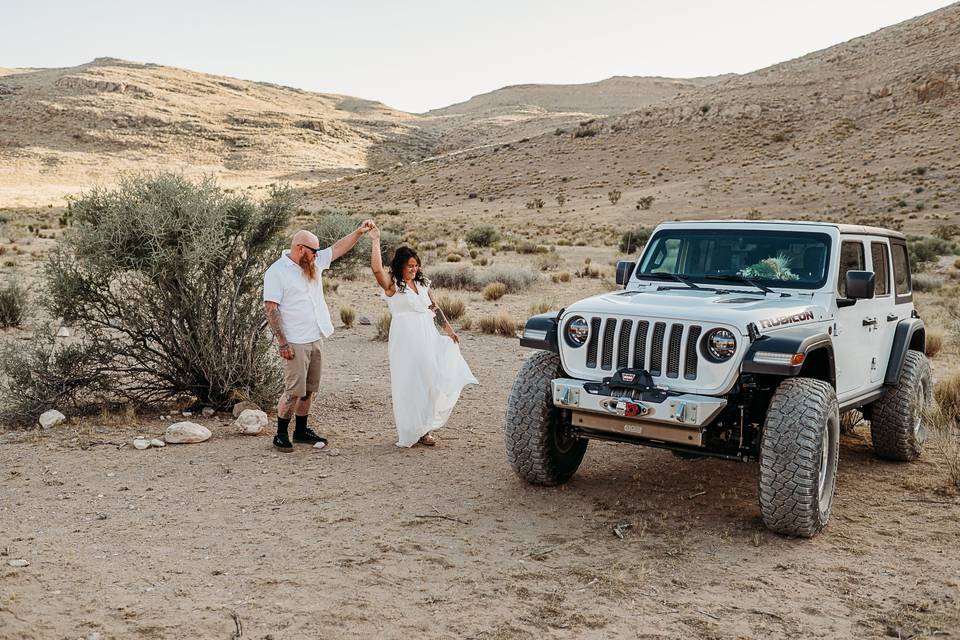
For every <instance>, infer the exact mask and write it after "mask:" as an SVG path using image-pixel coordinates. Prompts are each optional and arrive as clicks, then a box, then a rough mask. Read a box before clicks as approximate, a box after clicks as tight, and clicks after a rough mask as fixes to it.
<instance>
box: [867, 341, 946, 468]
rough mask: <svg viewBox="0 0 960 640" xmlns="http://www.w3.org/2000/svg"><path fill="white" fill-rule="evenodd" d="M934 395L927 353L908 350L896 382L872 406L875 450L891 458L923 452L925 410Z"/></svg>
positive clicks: (911, 457)
mask: <svg viewBox="0 0 960 640" xmlns="http://www.w3.org/2000/svg"><path fill="white" fill-rule="evenodd" d="M932 397H933V383H932V379H931V374H930V363H929V362H927V356H926V355H924V354H922V353H920V352H919V351H912V350H911V351H907V355H906V357H905V358H904V359H903V369H901V370H900V380H898V381H897V386H895V387H888V388H887V390H886V392H884V394H883V396H881V397H880V399H879V400H877V401H876V402H874V403H873V406H872V407H871V419H870V437H871V438H872V440H873V450H874V451H875V452H876V453H877V455H878V456H880V457H881V458H886V459H888V460H903V461H910V460H916V459H917V458H919V457H920V454H921V453H923V443H924V441H925V440H926V439H927V430H926V428H925V427H924V425H923V413H924V411H925V410H926V409H927V408H929V406H930V402H931V400H932Z"/></svg>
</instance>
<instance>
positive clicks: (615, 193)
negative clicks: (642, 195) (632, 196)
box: [607, 189, 623, 204]
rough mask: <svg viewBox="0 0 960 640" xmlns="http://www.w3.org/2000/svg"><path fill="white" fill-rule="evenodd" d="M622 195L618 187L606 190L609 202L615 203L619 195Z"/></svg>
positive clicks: (618, 200) (618, 199)
mask: <svg viewBox="0 0 960 640" xmlns="http://www.w3.org/2000/svg"><path fill="white" fill-rule="evenodd" d="M622 195H623V193H621V191H620V189H611V190H610V191H609V192H607V199H608V200H609V201H610V204H617V203H618V202H620V197H621V196H622Z"/></svg>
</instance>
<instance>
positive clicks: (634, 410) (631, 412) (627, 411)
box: [623, 402, 640, 418]
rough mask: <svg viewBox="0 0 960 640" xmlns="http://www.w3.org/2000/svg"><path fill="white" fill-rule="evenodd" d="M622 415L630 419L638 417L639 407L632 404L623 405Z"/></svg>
mask: <svg viewBox="0 0 960 640" xmlns="http://www.w3.org/2000/svg"><path fill="white" fill-rule="evenodd" d="M623 415H624V416H626V417H628V418H632V417H634V416H638V415H640V405H638V404H634V403H632V402H626V403H624V406H623Z"/></svg>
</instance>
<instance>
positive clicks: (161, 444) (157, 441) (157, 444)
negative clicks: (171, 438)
mask: <svg viewBox="0 0 960 640" xmlns="http://www.w3.org/2000/svg"><path fill="white" fill-rule="evenodd" d="M150 446H151V447H157V448H160V447H165V446H167V443H166V442H164V441H163V440H160V439H159V438H154V439H153V440H151V441H150Z"/></svg>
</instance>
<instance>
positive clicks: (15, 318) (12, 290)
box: [0, 279, 28, 329]
mask: <svg viewBox="0 0 960 640" xmlns="http://www.w3.org/2000/svg"><path fill="white" fill-rule="evenodd" d="M27 299H28V294H27V289H26V287H24V286H23V285H22V284H20V282H19V281H18V280H13V279H10V280H8V281H7V282H6V283H5V284H3V285H0V328H3V329H7V328H9V327H19V326H20V325H21V324H23V321H24V320H25V319H26V317H27Z"/></svg>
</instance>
